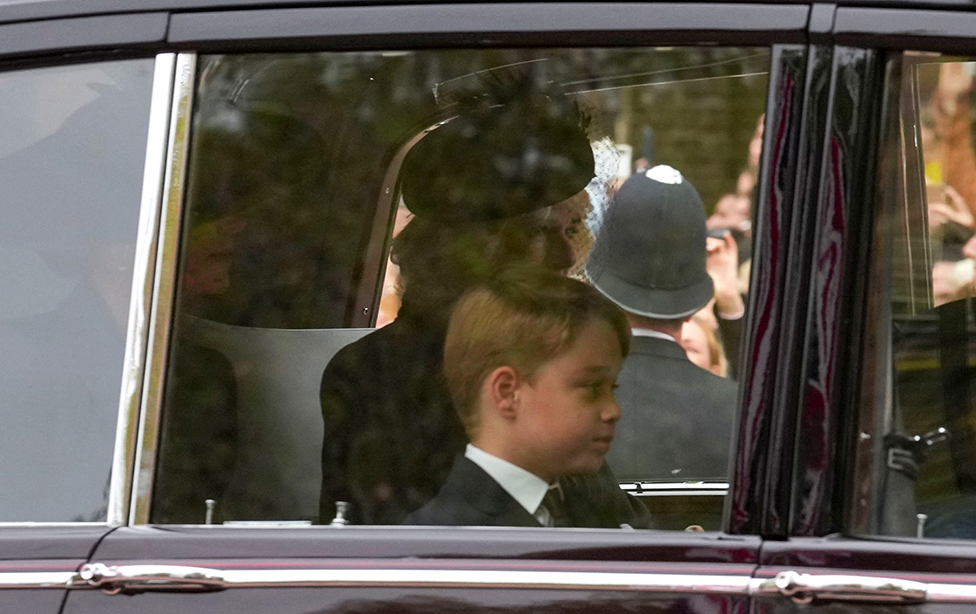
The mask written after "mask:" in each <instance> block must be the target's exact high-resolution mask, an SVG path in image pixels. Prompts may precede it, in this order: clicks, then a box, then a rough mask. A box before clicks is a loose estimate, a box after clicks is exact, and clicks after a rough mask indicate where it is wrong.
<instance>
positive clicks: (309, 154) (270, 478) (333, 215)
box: [150, 47, 769, 529]
mask: <svg viewBox="0 0 976 614" xmlns="http://www.w3.org/2000/svg"><path fill="white" fill-rule="evenodd" d="M768 66H769V53H768V50H765V49H734V48H723V47H702V48H692V47H689V48H657V49H654V48H649V49H632V48H628V49H549V50H545V51H540V50H504V49H494V50H440V51H423V52H420V51H417V52H408V51H395V52H370V53H364V52H357V53H310V54H273V55H271V54H267V55H263V54H250V55H210V56H201V58H200V59H199V65H198V88H197V91H196V93H195V95H196V102H195V111H194V116H193V123H192V136H191V149H190V157H189V168H188V190H187V204H186V206H187V210H186V218H185V222H184V228H183V243H182V248H181V259H180V277H179V287H178V294H177V305H178V308H177V314H176V320H175V328H174V334H173V339H172V343H171V351H170V357H169V366H168V370H167V374H166V392H165V400H164V404H163V409H162V416H161V419H162V422H161V424H162V427H161V440H160V446H159V453H158V460H157V464H156V469H155V475H154V482H153V499H152V508H151V513H150V520H151V521H152V522H155V523H203V522H216V523H221V522H223V523H241V522H255V521H257V522H296V523H329V522H331V521H336V522H340V523H341V522H350V523H356V524H387V525H389V524H402V523H404V522H408V523H409V522H424V523H431V524H438V523H441V521H443V522H444V523H446V524H452V522H450V520H445V518H454V520H456V522H453V524H490V523H489V522H485V521H483V519H482V520H479V519H478V518H480V517H475V516H451V514H450V513H448V515H447V516H442V515H439V514H440V513H441V512H443V511H444V510H443V508H438V507H437V505H434V507H431V505H432V503H431V502H432V501H434V502H435V503H436V502H438V501H439V502H441V503H443V501H444V497H446V496H448V495H449V494H450V493H448V495H445V492H447V491H449V490H450V488H451V484H456V485H460V484H464V485H465V488H469V487H471V486H472V485H473V484H475V483H476V482H477V480H485V479H487V480H488V482H489V483H490V484H494V485H495V486H498V485H499V484H500V482H501V483H504V484H502V485H501V490H500V491H499V493H501V491H504V493H502V494H499V497H501V498H504V497H506V496H509V497H510V498H511V499H514V500H515V501H516V502H517V503H518V504H519V507H517V508H515V512H513V513H514V516H512V517H511V518H509V520H510V521H511V522H513V523H529V524H530V525H531V523H533V522H536V521H539V522H541V523H542V524H547V523H548V524H556V525H559V524H561V523H562V520H558V519H557V518H556V517H557V516H559V514H558V513H556V512H555V511H554V510H556V508H557V507H558V506H559V504H558V503H552V502H549V503H541V499H542V498H543V495H544V494H546V492H545V488H543V489H542V490H541V491H539V490H536V489H535V487H536V485H537V484H536V482H535V481H533V478H535V479H536V480H541V483H542V484H543V485H546V484H548V483H555V482H559V483H560V484H561V486H560V488H561V489H563V494H562V495H560V497H569V496H570V495H566V494H565V493H566V492H571V493H572V492H576V491H582V493H584V494H583V496H582V497H583V498H587V497H589V498H590V499H593V500H599V499H600V498H601V497H603V498H605V499H606V500H607V501H612V503H608V505H609V506H610V507H613V506H624V507H628V506H632V505H633V506H636V507H634V508H633V509H631V510H630V511H631V512H633V513H636V514H638V515H640V516H641V517H642V518H646V515H647V511H646V510H648V509H649V510H650V512H651V513H650V516H651V517H652V519H653V526H654V527H656V528H668V529H670V528H674V529H684V528H686V527H688V526H689V525H696V526H700V527H702V528H705V529H718V528H719V524H720V516H721V509H722V504H723V501H724V495H725V493H726V492H727V490H728V474H727V471H728V469H727V466H728V455H729V449H730V445H731V438H732V428H733V425H732V423H733V420H734V415H735V409H736V399H737V389H738V385H737V383H736V376H737V374H738V373H739V371H740V365H739V352H738V349H739V343H740V339H741V338H742V337H743V331H742V326H743V324H742V323H743V315H744V304H745V303H744V296H745V295H746V294H747V293H748V279H749V269H750V266H749V265H750V262H751V222H752V214H751V211H752V203H753V198H754V187H755V185H756V174H757V169H758V166H759V156H760V148H761V145H760V144H761V133H762V125H763V112H764V107H765V100H766V88H767V73H768ZM553 278H556V279H555V280H554V279H553ZM566 279H572V280H574V281H573V282H572V283H570V284H568V285H566V287H565V288H563V286H562V285H561V284H563V285H565V284H564V281H565V280H566ZM519 284H522V285H519ZM574 284H576V285H574ZM479 288H480V289H481V290H483V291H484V292H487V294H486V295H484V296H482V298H484V301H485V302H484V303H479V302H478V301H477V300H475V298H471V296H473V294H472V293H473V292H474V291H475V290H477V289H479ZM513 288H514V289H513ZM519 288H521V289H519ZM526 288H534V290H532V291H531V292H530V291H529V290H527V289H526ZM558 288H563V289H558ZM509 291H510V292H509ZM533 292H538V293H539V294H538V296H539V297H542V298H538V297H537V298H530V295H531V296H536V295H535V294H533ZM561 292H565V293H569V294H572V295H573V296H576V294H574V293H579V296H577V298H576V299H573V300H577V301H581V302H579V303H578V304H580V305H583V304H585V305H587V306H586V307H580V308H579V309H583V310H584V311H585V310H591V311H585V314H584V315H586V314H588V315H586V317H583V318H582V320H581V323H575V324H574V323H573V322H575V320H573V318H575V317H577V316H575V315H565V318H564V319H562V320H560V319H559V318H556V319H557V320H558V321H559V322H562V324H560V325H559V326H563V328H559V327H557V329H558V330H559V331H562V332H559V333H558V334H555V333H554V336H553V338H558V339H563V340H564V341H565V343H564V344H561V342H560V343H556V342H555V341H553V342H552V343H550V342H549V341H546V339H549V337H545V336H543V338H540V340H539V341H538V343H535V342H532V343H529V342H528V341H526V340H527V339H530V338H531V339H535V337H533V336H532V335H535V334H537V333H538V331H539V330H542V329H544V324H545V322H548V321H549V320H546V318H548V317H549V316H551V315H552V314H551V313H549V311H548V310H550V309H552V308H554V307H553V305H556V304H557V303H558V304H559V305H562V306H563V307H565V308H567V309H568V307H566V305H570V304H574V305H575V304H577V303H572V301H571V300H570V299H569V298H566V296H564V295H563V294H560V293H561ZM557 295H558V296H563V298H561V299H556V298H554V297H555V296H557ZM511 297H515V298H511ZM462 299H466V300H467V299H469V300H468V302H467V303H465V304H466V305H468V309H469V311H470V312H471V313H467V312H465V313H466V315H465V316H464V317H470V318H471V319H469V320H465V319H464V317H462V316H460V315H458V311H459V310H460V308H459V307H458V308H457V309H455V307H457V306H458V305H459V301H461V302H464V300H462ZM479 300H480V299H479ZM533 300H538V303H534V304H536V305H537V306H538V309H535V308H530V307H529V306H528V305H530V303H532V301H533ZM493 301H494V302H493ZM506 301H507V302H506ZM560 301H563V302H562V303H560ZM607 306H609V307H607ZM557 307H558V305H557ZM563 307H558V308H563ZM492 309H495V310H496V311H491V310H492ZM506 309H508V310H509V311H506ZM573 309H576V308H575V307H574V308H573ZM512 310H514V311H512ZM557 311H558V309H557ZM570 311H572V313H577V312H576V311H573V310H572V309H571V310H570ZM560 313H562V312H560ZM567 313H569V312H567ZM486 314H487V315H486ZM491 314H495V315H491ZM499 314H507V315H504V317H503V316H502V315H499ZM547 314H548V315H547ZM601 314H602V315H601ZM627 314H629V315H627ZM553 317H555V316H553ZM560 317H563V316H560ZM581 317H582V316H581ZM479 318H481V319H479ZM519 318H523V319H525V321H526V322H532V323H534V324H531V325H528V324H526V325H525V327H524V328H518V325H520V324H518V323H519V322H522V320H521V319H519ZM533 318H534V319H533ZM627 318H629V319H627ZM594 319H595V320H596V321H599V322H602V323H603V324H601V326H603V325H606V326H603V328H600V327H597V328H600V331H598V332H599V334H597V332H594V331H593V330H591V327H588V324H589V323H591V320H594ZM464 322H467V324H465V323H464ZM621 322H622V324H620V323H621ZM557 329H553V330H557ZM604 329H606V330H604ZM545 330H548V329H545ZM631 330H633V332H631ZM452 331H453V332H452ZM485 331H487V332H485ZM607 331H612V332H613V334H609V333H608V332H607ZM621 331H622V332H621ZM475 333H483V334H481V335H480V336H479V335H478V334H475ZM590 334H592V335H595V337H590V336H588V335H590ZM506 335H507V336H506ZM503 338H504V339H511V343H508V342H506V343H504V344H502V343H500V342H499V341H498V340H499V339H503ZM452 339H454V341H453V342H452V341H451V340H452ZM581 339H585V340H587V341H586V342H583V341H579V340H581ZM591 341H592V343H591ZM577 342H579V343H577ZM604 342H606V344H609V345H606V348H611V349H608V350H607V352H606V353H605V354H601V355H600V356H603V357H604V358H605V357H606V356H610V358H606V360H604V363H606V364H604V363H601V364H603V366H604V367H605V369H604V372H601V373H603V375H600V376H599V377H589V376H587V377H589V379H587V378H584V377H582V376H581V377H579V378H576V379H572V378H570V374H571V373H574V372H573V371H572V369H573V368H575V367H574V365H578V364H580V363H579V362H574V361H576V360H577V359H578V361H586V360H597V358H594V355H595V354H599V351H600V350H599V348H601V347H604V345H601V343H604ZM452 343H453V345H452ZM493 343H495V344H496V345H495V346H493V345H492V344H493ZM445 344H446V345H447V347H446V346H445ZM496 346H497V347H496ZM523 346H524V347H523ZM492 347H493V348H495V349H492V350H490V351H489V349H486V348H492ZM583 347H586V348H589V349H591V350H592V352H591V353H590V354H587V353H586V352H583V350H582V349H581V348H583ZM513 348H514V349H513ZM520 348H521V349H520ZM613 348H616V349H613ZM628 348H629V350H630V354H629V356H628V357H627V359H626V360H623V356H622V353H623V351H624V350H626V349H628ZM577 349H579V350H580V351H581V352H582V353H581V354H579V355H577V354H575V353H574V352H575V350H577ZM587 351H589V350H587ZM479 352H481V354H479ZM512 352H514V353H515V354H512ZM594 353H595V354H594ZM584 354H585V356H584ZM475 355H477V356H482V357H483V358H478V359H476V358H472V356H475ZM499 356H502V357H501V358H500V357H499ZM614 357H615V358H614ZM598 358H599V357H598ZM478 360H481V361H482V362H481V363H479V362H478ZM600 360H602V358H600ZM499 361H501V362H499ZM509 363H511V364H512V365H515V366H514V367H513V369H512V370H513V372H514V373H515V375H516V376H522V377H521V379H519V378H518V377H516V379H514V380H513V381H514V382H515V383H514V384H513V386H514V388H515V389H518V390H519V391H520V392H519V394H518V395H516V396H517V398H518V400H517V401H516V402H515V406H517V407H518V408H524V407H531V408H535V409H538V413H536V414H533V415H534V416H536V418H538V420H537V421H535V422H532V423H531V424H530V425H528V426H525V427H522V426H521V424H522V423H519V427H518V430H517V431H516V432H515V433H513V434H510V435H506V436H504V437H503V436H500V435H499V436H497V437H494V439H496V440H497V441H498V442H500V443H496V444H489V443H487V442H484V440H483V438H484V437H487V435H485V433H491V434H494V435H497V434H498V433H501V432H502V431H501V430H499V429H501V428H503V427H501V426H498V425H495V424H494V423H492V422H491V420H490V419H489V418H488V417H486V416H489V414H488V413H484V414H483V413H481V412H487V411H488V410H486V409H485V407H486V406H485V405H484V403H488V404H489V405H490V406H491V407H493V408H495V409H499V408H500V407H502V406H504V405H505V403H504V402H499V403H495V402H494V401H491V402H489V401H490V400H486V399H487V397H485V398H482V397H483V396H484V394H487V393H484V390H483V389H484V386H485V382H487V381H489V380H488V379H487V377H488V375H490V374H491V373H495V372H496V371H497V369H498V368H499V367H501V366H506V365H509ZM621 364H622V366H621ZM479 365H480V366H479ZM549 365H562V366H559V367H553V368H552V369H550V370H547V366H549ZM445 367H446V368H445ZM479 369H480V370H479ZM547 374H548V375H551V376H552V377H548V375H547ZM574 377H575V376H574ZM547 378H548V379H547ZM560 378H562V379H560ZM570 380H572V381H570ZM584 380H585V381H584ZM615 384H616V385H617V388H616V397H615V399H616V400H615V401H614V400H613V399H614V391H613V386H614V385H615ZM547 385H551V386H553V387H552V388H545V386H547ZM560 386H562V387H561V388H560ZM543 389H545V390H549V392H550V393H551V394H549V393H545V394H544V393H540V392H539V391H540V390H543ZM570 389H571V390H572V392H565V391H566V390H570ZM564 392H565V396H559V395H560V394H563V393H564ZM488 396H489V397H490V395H488ZM513 398H514V397H513ZM608 400H609V401H608ZM601 404H603V405H601ZM598 405H600V406H601V407H602V406H607V407H609V406H610V405H613V406H617V405H619V408H620V409H619V412H618V414H617V415H610V414H613V413H614V412H615V411H617V410H613V409H607V410H606V411H605V412H604V413H600V412H596V411H595V410H594V411H595V413H594V414H593V415H597V414H599V415H600V416H603V417H602V418H600V417H597V418H595V419H594V420H593V421H592V422H593V424H590V425H589V426H587V425H582V426H579V425H578V426H579V429H578V430H575V431H573V430H572V429H570V428H569V427H567V426H566V425H567V421H566V420H554V421H553V422H551V423H550V422H546V420H548V418H545V417H544V413H545V412H544V411H543V409H544V408H548V409H546V411H549V410H551V411H553V412H563V414H565V412H569V411H570V409H571V408H573V407H577V406H578V407H580V408H584V407H585V408H587V409H586V410H585V411H590V409H592V408H594V407H597V406H598ZM459 407H460V408H459ZM499 411H501V410H499ZM520 411H521V409H520ZM526 411H530V410H526ZM579 411H580V414H575V415H581V414H582V413H584V409H580V410H579ZM601 411H602V410H601ZM465 412H467V413H465ZM472 412H474V414H473V415H474V417H472ZM491 415H492V416H493V415H494V414H491ZM499 415H501V414H499ZM560 415H562V414H560ZM607 424H609V427H608V426H607ZM587 429H590V430H587ZM539 433H544V434H545V435H546V436H545V437H542V436H541V435H539ZM522 437H525V438H526V439H524V440H523V439H522ZM611 437H613V440H612V443H611V442H610V438H611ZM489 438H491V437H489ZM469 441H470V442H476V443H477V442H483V446H482V447H479V446H478V445H476V446H474V448H475V451H473V452H472V451H471V449H470V448H467V447H466V444H468V442H469ZM513 442H519V444H518V445H514V444H513ZM581 442H582V443H581ZM523 444H524V445H523ZM498 446H500V447H498ZM539 446H541V447H539ZM482 448H484V449H482ZM502 448H505V450H502ZM508 448H511V449H510V450H509V449H508ZM537 448H538V449H537ZM584 448H585V450H583V451H581V449H584ZM485 450H488V452H487V457H486V456H484V455H482V456H479V454H481V453H484V452H485ZM584 456H585V457H586V459H585V460H581V459H582V458H583V457H584ZM526 457H527V458H526ZM604 457H605V460H606V463H603V462H602V461H603V459H604ZM557 458H558V459H559V460H558V462H557V461H556V460H553V459H557ZM594 458H595V459H596V461H597V462H596V464H595V465H594V464H593V459H594ZM499 459H501V460H502V461H504V462H503V463H501V464H499V463H498V462H497V461H498V460H499ZM510 465H512V466H514V467H515V470H513V469H512V468H511V466H510ZM518 470H521V471H523V472H524V473H519V471H518ZM465 471H467V472H469V473H464V472H465ZM459 472H460V473H459ZM526 473H527V474H528V477H526V475H525V474H526ZM513 475H514V476H516V477H514V478H513V477H512V476H513ZM464 476H469V477H471V476H473V477H472V479H468V477H464ZM505 476H508V477H505ZM518 476H521V477H518ZM563 478H565V480H563ZM512 479H514V480H515V481H518V480H520V479H521V480H522V482H520V484H521V485H520V486H512V485H511V484H510V483H508V481H507V480H512ZM608 484H610V485H612V489H607V488H606V487H607V485H608ZM523 486H524V488H523ZM475 489H476V490H478V487H475ZM573 489H576V490H573ZM489 490H490V489H489ZM496 490H497V488H496ZM513 491H514V494H513ZM611 491H612V492H611ZM481 492H488V490H484V491H481ZM621 494H623V499H621V498H620V495H621ZM465 496H466V495H465ZM448 498H449V497H448ZM435 508H436V509H435ZM531 508H537V509H535V510H534V511H533V509H531ZM543 508H544V509H545V510H546V512H538V509H543ZM607 509H609V508H607ZM628 509H630V508H629V507H628ZM418 510H420V511H419V512H418ZM576 511H578V510H573V509H570V510H568V511H567V513H570V514H572V513H575V512H576ZM591 511H592V510H591ZM604 511H606V510H603V509H601V510H597V511H596V512H593V513H594V514H595V516H593V517H594V518H595V517H598V516H599V517H600V518H604V516H601V514H603V512H604ZM546 513H549V514H548V516H547V515H546ZM614 518H616V516H614ZM601 522H604V521H603V520H601V521H599V522H597V521H594V525H593V526H604V524H606V523H605V522H604V524H601ZM607 522H609V523H610V524H612V525H613V526H619V524H620V523H619V522H615V521H614V522H610V521H607ZM577 524H578V523H577ZM536 526H538V525H536ZM642 526H644V525H642Z"/></svg>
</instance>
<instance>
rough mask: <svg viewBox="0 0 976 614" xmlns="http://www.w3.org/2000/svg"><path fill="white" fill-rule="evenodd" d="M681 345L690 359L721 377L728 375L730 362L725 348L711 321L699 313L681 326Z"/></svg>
mask: <svg viewBox="0 0 976 614" xmlns="http://www.w3.org/2000/svg"><path fill="white" fill-rule="evenodd" d="M681 347H683V348H684V349H685V353H686V354H688V360H690V361H691V362H693V363H695V365H697V366H699V367H701V368H702V369H705V370H706V371H709V372H711V373H714V374H715V375H717V376H719V377H728V375H729V363H728V360H727V359H726V358H725V349H724V348H723V347H722V344H721V343H720V342H719V340H718V337H717V336H716V335H715V329H714V328H713V327H712V325H711V323H710V322H709V321H708V320H707V319H706V318H705V317H704V316H701V315H699V314H697V313H696V314H695V315H694V316H692V317H691V319H690V320H688V321H687V322H685V323H684V324H683V325H682V326H681Z"/></svg>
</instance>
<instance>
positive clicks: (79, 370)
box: [0, 60, 152, 522]
mask: <svg viewBox="0 0 976 614" xmlns="http://www.w3.org/2000/svg"><path fill="white" fill-rule="evenodd" d="M151 84H152V60H127V61H112V62H99V63H90V64H79V65H74V66H62V67H51V68H37V69H28V70H16V71H9V72H4V73H0V109H2V111H0V220H2V224H0V286H2V287H3V293H2V297H0V407H2V412H0V459H2V460H3V464H4V467H5V469H4V470H3V471H0V492H2V493H3V497H2V501H0V521H4V522H8V521H11V522H17V521H61V522H63V521H104V520H105V518H106V499H107V493H108V481H109V472H110V469H111V466H112V452H113V449H114V444H115V432H116V421H117V418H118V413H119V390H120V382H121V375H122V363H123V353H124V349H125V331H126V322H127V318H128V310H129V297H130V286H131V283H132V262H133V255H134V250H135V237H136V227H137V223H138V218H139V203H140V194H141V187H142V172H143V160H144V158H145V151H146V135H147V126H148V117H149V98H150V89H151Z"/></svg>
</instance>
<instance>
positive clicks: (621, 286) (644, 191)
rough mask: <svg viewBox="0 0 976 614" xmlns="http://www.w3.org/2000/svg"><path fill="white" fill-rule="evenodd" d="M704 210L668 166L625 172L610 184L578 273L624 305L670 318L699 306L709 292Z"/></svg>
mask: <svg viewBox="0 0 976 614" xmlns="http://www.w3.org/2000/svg"><path fill="white" fill-rule="evenodd" d="M705 233H706V230H705V208H704V206H703V204H702V200H701V197H700V196H699V195H698V191H697V190H696V189H695V187H694V186H693V185H691V184H690V183H688V181H687V180H686V179H685V178H684V177H683V176H682V175H681V173H680V172H678V171H677V170H675V169H673V168H671V167H670V166H666V165H660V166H655V167H654V168H652V169H650V170H648V171H647V172H646V173H641V174H637V175H634V176H632V177H630V178H629V179H628V180H627V181H625V182H624V184H623V185H622V186H620V189H619V190H617V193H616V195H615V196H614V199H613V202H612V203H611V205H610V208H609V210H608V212H607V218H606V220H605V221H604V223H603V226H602V227H601V229H600V231H599V234H598V235H597V238H596V243H595V244H594V246H593V253H592V256H591V258H590V260H589V261H588V262H587V265H586V276H587V278H589V280H590V281H591V283H592V284H593V285H594V286H596V288H597V289H598V290H599V291H600V292H602V293H603V294H604V295H605V296H606V297H607V298H609V299H610V300H612V301H613V302H614V303H616V304H617V305H619V306H620V307H622V308H623V309H624V310H626V311H628V312H630V313H633V314H636V315H639V316H644V317H648V318H654V319H662V320H665V319H667V320H670V319H679V318H684V317H687V316H690V315H691V314H693V313H695V312H696V311H698V310H699V309H701V308H702V307H704V306H705V305H706V304H707V303H708V301H709V300H711V298H712V295H713V293H714V291H715V287H714V284H713V282H712V278H711V277H710V276H709V275H708V272H707V271H706V269H705V255H706V250H705V236H706V235H705Z"/></svg>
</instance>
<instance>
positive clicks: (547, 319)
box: [444, 267, 630, 436]
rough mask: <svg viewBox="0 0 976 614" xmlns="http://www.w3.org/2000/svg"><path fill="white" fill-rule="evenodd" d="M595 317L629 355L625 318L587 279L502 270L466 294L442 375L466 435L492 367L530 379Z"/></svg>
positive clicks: (447, 344)
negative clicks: (444, 377) (511, 370)
mask: <svg viewBox="0 0 976 614" xmlns="http://www.w3.org/2000/svg"><path fill="white" fill-rule="evenodd" d="M593 321H598V322H605V323H606V324H608V325H609V326H610V328H611V329H612V330H613V332H614V334H615V335H616V337H617V340H618V341H619V343H620V351H621V353H622V356H624V357H626V356H627V354H628V352H629V351H630V326H629V325H628V323H627V316H626V315H625V314H624V312H623V310H621V309H620V308H619V307H617V306H616V305H615V304H613V303H612V302H611V301H610V300H608V299H607V298H606V297H604V296H603V295H602V294H600V293H599V292H598V291H597V290H596V289H595V288H593V287H592V286H590V285H588V284H586V283H583V282H581V281H577V280H575V279H571V278H569V277H564V276H562V275H559V274H557V273H552V272H548V271H544V270H541V269H539V268H536V267H533V268H530V269H510V270H507V271H504V272H502V273H500V274H499V275H498V276H496V277H495V278H493V279H492V280H490V281H489V282H488V283H486V284H483V285H481V286H479V287H477V288H475V289H473V290H471V291H469V292H468V293H466V294H465V295H464V296H463V297H462V298H461V300H459V301H458V302H457V305H456V306H455V308H454V310H453V312H452V313H451V318H450V323H449V324H448V327H447V338H446V340H445V342H444V374H445V376H446V379H447V387H448V390H449V391H450V393H451V400H452V401H453V402H454V407H455V408H456V409H457V412H458V415H459V416H460V418H461V422H462V423H463V424H464V428H465V430H466V431H467V432H468V434H469V436H470V435H471V434H472V433H473V432H474V431H475V430H476V429H477V428H478V425H479V422H480V420H479V413H478V407H477V404H478V397H479V395H480V392H481V387H482V384H483V383H484V381H485V378H486V377H488V375H489V374H490V373H491V372H492V371H493V370H495V369H497V368H498V367H502V366H509V367H512V368H513V369H515V370H516V371H517V372H518V373H519V374H520V375H521V376H524V377H526V378H528V379H530V380H531V379H532V378H533V377H535V375H536V374H537V373H538V370H539V369H540V368H541V367H542V366H543V365H545V364H546V363H548V362H550V361H551V360H553V359H554V358H556V357H558V356H559V355H560V354H562V353H563V352H565V351H567V350H568V349H569V348H570V346H571V345H572V344H573V342H574V341H575V340H576V338H577V336H578V335H579V332H580V330H582V329H583V328H584V327H585V326H586V325H587V324H589V323H591V322H593Z"/></svg>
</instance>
